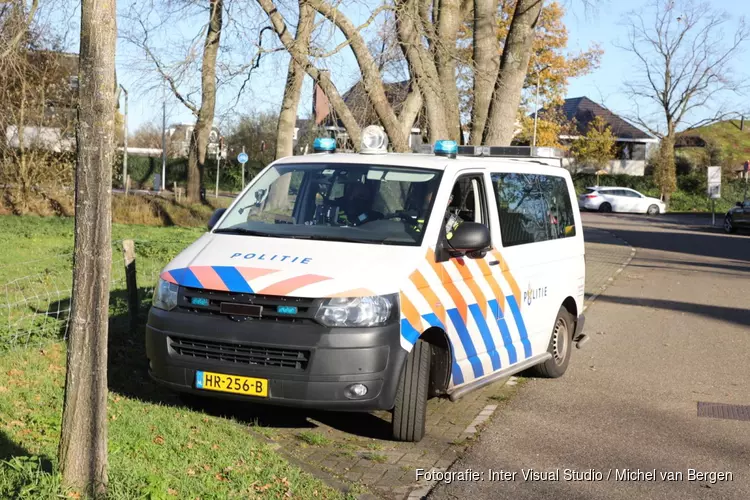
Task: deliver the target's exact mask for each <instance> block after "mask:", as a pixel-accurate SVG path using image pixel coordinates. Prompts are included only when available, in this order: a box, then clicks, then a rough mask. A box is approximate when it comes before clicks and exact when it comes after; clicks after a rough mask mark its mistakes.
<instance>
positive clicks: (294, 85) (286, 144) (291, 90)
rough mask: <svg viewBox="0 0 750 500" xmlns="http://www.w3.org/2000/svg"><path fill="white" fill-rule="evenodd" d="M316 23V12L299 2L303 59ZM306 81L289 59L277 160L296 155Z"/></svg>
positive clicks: (297, 41) (298, 39)
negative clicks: (295, 131) (299, 118)
mask: <svg viewBox="0 0 750 500" xmlns="http://www.w3.org/2000/svg"><path fill="white" fill-rule="evenodd" d="M314 21H315V10H314V9H313V8H312V7H310V6H309V5H307V2H306V1H305V0H300V2H299V24H298V25H297V37H296V39H295V45H296V46H297V49H298V50H299V53H300V55H301V56H302V57H307V55H308V53H309V50H310V35H311V33H312V29H313V26H314ZM304 79H305V69H304V68H303V67H302V66H301V65H300V64H298V63H297V62H296V61H295V60H294V58H293V57H291V58H290V59H289V68H288V70H287V74H286V87H285V88H284V99H283V100H282V101H281V112H280V113H279V126H278V128H277V130H276V159H277V160H278V159H279V158H284V157H285V156H292V155H293V154H294V128H295V126H296V125H297V108H299V100H300V91H301V90H302V83H303V81H304Z"/></svg>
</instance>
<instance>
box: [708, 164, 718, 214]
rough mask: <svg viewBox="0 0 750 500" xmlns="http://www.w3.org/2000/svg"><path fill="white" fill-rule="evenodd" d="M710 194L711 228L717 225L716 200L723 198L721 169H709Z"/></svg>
mask: <svg viewBox="0 0 750 500" xmlns="http://www.w3.org/2000/svg"><path fill="white" fill-rule="evenodd" d="M707 174H708V179H707V180H708V183H707V184H708V190H707V191H708V192H707V193H706V194H707V195H708V197H709V198H710V199H711V226H715V225H716V200H717V199H718V198H721V167H708V169H707Z"/></svg>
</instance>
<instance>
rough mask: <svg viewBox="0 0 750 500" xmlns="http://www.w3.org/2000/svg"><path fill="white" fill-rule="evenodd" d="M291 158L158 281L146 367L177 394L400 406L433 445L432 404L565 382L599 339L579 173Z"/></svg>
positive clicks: (515, 163)
mask: <svg viewBox="0 0 750 500" xmlns="http://www.w3.org/2000/svg"><path fill="white" fill-rule="evenodd" d="M315 151H316V153H317V154H311V155H304V156H294V157H288V158H283V159H281V160H278V161H276V162H274V163H272V164H271V165H269V166H268V167H266V168H265V169H264V170H263V171H261V172H260V173H259V174H258V175H257V176H256V177H255V178H254V179H253V180H252V182H251V183H250V184H249V185H248V186H247V188H246V189H245V190H244V191H243V192H242V193H241V194H240V195H239V196H238V197H237V199H236V200H235V201H234V202H233V203H232V205H231V206H230V207H229V208H228V209H225V210H224V209H222V210H217V211H216V213H215V214H214V215H213V216H212V217H211V220H210V221H209V231H208V232H207V233H205V234H204V235H203V236H201V237H200V238H199V239H198V240H197V241H195V243H193V244H192V245H190V246H189V247H188V248H186V249H185V250H184V251H182V252H181V253H180V254H179V255H178V256H177V257H176V258H175V259H174V260H172V261H171V262H170V263H169V264H168V265H167V266H166V268H164V270H163V271H162V273H161V275H160V279H159V281H158V284H157V286H156V289H155V292H154V298H153V307H152V308H151V311H150V313H149V318H148V325H147V330H146V344H147V354H148V359H149V372H150V375H151V376H152V378H153V379H154V380H156V381H157V382H159V383H161V384H163V385H165V386H167V387H169V388H171V389H173V390H175V391H179V392H181V393H192V394H193V395H205V396H214V397H222V398H230V399H235V400H238V401H252V402H264V403H270V404H275V405H282V406H291V407H300V408H315V409H325V410H341V411H348V410H356V411H371V410H391V411H392V414H393V418H392V422H393V424H392V428H393V437H394V438H395V439H397V440H403V441H419V440H420V439H422V437H423V435H424V432H425V420H426V404H427V400H428V398H431V397H449V398H450V399H452V400H457V399H459V398H460V397H461V396H463V395H465V394H467V393H468V392H470V391H472V390H474V389H478V388H480V387H483V386H485V385H486V384H489V383H491V382H493V381H496V380H499V379H502V378H504V377H507V376H509V375H511V374H515V373H518V372H521V371H525V370H529V369H530V370H532V371H534V372H536V373H537V374H538V375H540V376H543V377H551V378H554V377H560V376H561V375H563V374H564V373H565V370H566V368H567V367H568V363H569V360H570V356H571V351H572V347H573V346H574V345H576V344H577V345H578V346H579V347H580V345H581V344H582V343H583V342H584V341H585V340H586V336H585V335H583V333H582V330H583V323H584V317H583V314H582V311H583V300H584V280H585V268H584V242H583V231H582V228H581V217H580V214H579V211H578V204H577V203H576V200H575V198H574V196H575V192H574V189H573V184H572V181H571V177H570V175H569V173H568V172H567V171H566V170H565V169H563V168H560V167H559V166H550V165H548V164H546V163H548V162H545V161H541V160H536V159H534V158H527V159H519V158H515V159H514V158H485V157H466V156H462V155H457V154H456V153H457V151H458V146H457V145H456V143H455V142H453V141H439V142H437V143H436V144H435V145H434V151H433V153H431V154H395V153H387V152H386V151H387V137H386V136H385V134H384V133H383V132H382V130H381V129H380V128H378V127H368V128H366V129H365V130H364V131H363V134H362V147H361V150H360V153H357V154H345V153H337V152H336V143H335V140H333V139H330V138H322V139H316V141H315Z"/></svg>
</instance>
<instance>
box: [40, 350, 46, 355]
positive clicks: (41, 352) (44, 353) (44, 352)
mask: <svg viewBox="0 0 750 500" xmlns="http://www.w3.org/2000/svg"><path fill="white" fill-rule="evenodd" d="M39 354H41V355H42V356H46V355H47V351H45V350H44V349H39Z"/></svg>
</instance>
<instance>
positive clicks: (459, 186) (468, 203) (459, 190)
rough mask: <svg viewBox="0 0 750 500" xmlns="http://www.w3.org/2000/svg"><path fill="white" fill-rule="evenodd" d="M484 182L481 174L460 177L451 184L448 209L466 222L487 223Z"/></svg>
mask: <svg viewBox="0 0 750 500" xmlns="http://www.w3.org/2000/svg"><path fill="white" fill-rule="evenodd" d="M484 193H485V190H484V184H483V182H482V177H481V176H475V175H466V176H464V177H460V178H459V179H458V180H457V181H456V183H455V184H454V185H453V190H452V191H451V194H452V195H453V199H452V200H451V202H450V204H449V205H448V210H449V211H450V212H451V213H453V214H456V215H458V216H459V217H460V218H461V219H463V220H464V221H468V222H479V223H482V224H484V225H485V226H486V225H487V214H486V208H485V199H484Z"/></svg>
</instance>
